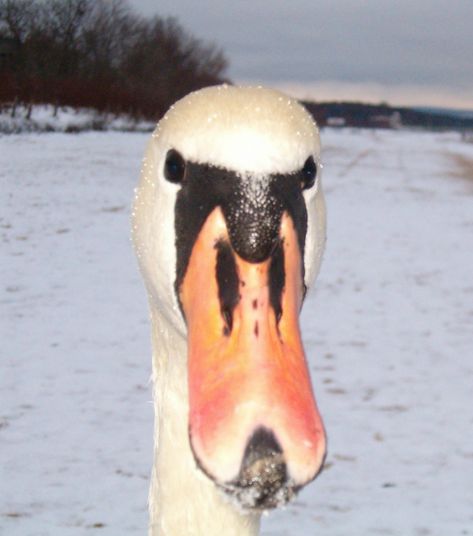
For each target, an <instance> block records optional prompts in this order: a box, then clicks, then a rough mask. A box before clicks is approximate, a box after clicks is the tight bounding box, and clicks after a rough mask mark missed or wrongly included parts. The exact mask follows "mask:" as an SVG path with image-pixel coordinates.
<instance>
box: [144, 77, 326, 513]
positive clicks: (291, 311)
mask: <svg viewBox="0 0 473 536" xmlns="http://www.w3.org/2000/svg"><path fill="white" fill-rule="evenodd" d="M133 239H134V245H135V249H136V252H137V255H138V259H139V263H140V267H141V271H142V273H143V276H144V279H145V283H146V286H147V290H148V293H149V296H150V302H151V306H152V307H155V308H156V309H158V310H159V311H160V313H161V314H162V315H163V316H164V317H165V318H166V320H167V321H168V322H169V323H170V324H172V325H173V326H174V328H175V329H176V330H177V331H178V332H179V333H180V334H181V335H182V336H183V337H185V338H186V340H187V349H188V351H187V356H186V357H185V359H186V368H187V382H188V384H187V385H188V397H189V413H188V427H189V446H190V448H191V450H192V453H193V456H194V458H195V461H196V463H197V466H198V468H199V470H201V471H202V472H203V473H204V474H205V475H206V476H207V477H208V478H210V479H211V480H212V481H213V482H214V483H215V484H216V485H217V486H218V487H219V488H221V489H223V490H224V491H225V493H227V494H228V495H230V496H232V497H234V498H235V500H236V502H237V504H238V505H239V506H240V507H242V508H243V509H248V510H264V509H268V508H272V507H275V506H279V505H281V504H284V503H285V502H287V501H288V500H290V499H291V498H292V497H293V496H294V495H295V493H296V492H297V491H298V490H299V489H300V488H301V487H303V486H304V485H305V484H307V483H308V482H309V481H311V480H312V479H313V478H315V476H316V475H317V474H318V472H319V471H320V469H321V466H322V463H323V459H324V454H325V433H324V429H323V424H322V420H321V418H320V415H319V413H318V409H317V406H316V403H315V398H314V395H313V392H312V388H311V383H310V378H309V374H308V369H307V363H306V359H305V355H304V350H303V346H302V342H301V336H300V330H299V323H298V316H299V312H300V309H301V307H302V303H303V300H304V296H305V293H306V290H307V288H308V287H309V286H310V285H311V283H312V281H313V280H314V278H315V276H316V274H317V272H318V270H319V265H320V261H321V257H322V252H323V248H324V243H325V208H324V200H323V194H322V189H321V183H320V142H319V134H318V129H317V126H316V125H315V123H314V121H313V119H312V117H311V116H310V115H309V114H308V113H307V111H306V110H305V109H304V108H303V107H302V106H301V105H300V104H299V103H298V102H297V101H295V100H293V99H291V98H289V97H287V96H286V95H283V94H281V93H279V92H276V91H273V90H269V89H265V88H261V87H257V88H252V87H233V86H217V87H211V88H206V89H203V90H199V91H197V92H194V93H191V94H189V95H188V96H187V97H184V98H183V99H182V100H181V101H179V102H177V103H176V104H175V105H174V106H173V107H172V108H171V109H170V110H169V111H168V113H167V114H166V115H165V116H164V118H163V119H162V120H161V121H160V122H159V124H158V126H157V127H156V130H155V132H154V133H153V136H152V139H151V141H150V143H149V146H148V149H147V152H146V155H145V159H144V161H143V168H142V175H141V180H140V184H139V187H138V189H137V193H136V198H135V204H134V211H133ZM173 358H176V359H178V358H179V357H174V356H169V359H173Z"/></svg>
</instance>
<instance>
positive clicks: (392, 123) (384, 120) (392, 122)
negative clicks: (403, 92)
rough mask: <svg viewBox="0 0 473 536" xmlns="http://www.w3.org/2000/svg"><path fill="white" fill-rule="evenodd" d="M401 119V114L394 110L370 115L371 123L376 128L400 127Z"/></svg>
mask: <svg viewBox="0 0 473 536" xmlns="http://www.w3.org/2000/svg"><path fill="white" fill-rule="evenodd" d="M401 119H402V118H401V114H400V113H399V112H398V111H395V112H393V113H392V114H380V115H373V116H372V117H371V123H372V126H374V127H376V128H401V127H402V120H401Z"/></svg>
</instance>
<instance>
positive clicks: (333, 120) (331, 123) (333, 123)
mask: <svg viewBox="0 0 473 536" xmlns="http://www.w3.org/2000/svg"><path fill="white" fill-rule="evenodd" d="M346 124H347V122H346V120H345V118H344V117H327V126H328V127H344V126H345V125H346Z"/></svg>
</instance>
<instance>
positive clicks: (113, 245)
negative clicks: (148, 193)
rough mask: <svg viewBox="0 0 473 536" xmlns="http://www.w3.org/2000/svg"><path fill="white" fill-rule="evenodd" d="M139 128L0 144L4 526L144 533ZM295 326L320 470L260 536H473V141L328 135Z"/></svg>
mask: <svg viewBox="0 0 473 536" xmlns="http://www.w3.org/2000/svg"><path fill="white" fill-rule="evenodd" d="M147 138H148V135H145V134H137V133H135V134H130V133H128V134H125V133H115V132H111V133H88V134H78V135H66V134H43V135H38V134H22V135H12V136H7V137H5V136H4V137H1V138H0V181H1V182H0V183H1V190H0V191H1V206H2V210H1V214H0V233H1V239H2V262H1V265H0V274H1V287H0V300H1V303H2V307H1V351H0V355H1V357H0V534H2V535H5V536H43V535H44V536H69V535H71V536H79V535H87V534H99V535H101V536H102V535H103V536H120V535H126V536H133V535H136V536H138V535H140V536H142V535H144V534H146V525H147V506H146V501H147V492H148V476H149V472H150V466H151V455H152V405H151V403H150V399H151V390H150V385H149V383H148V378H149V375H150V363H151V361H150V348H149V326H148V315H147V304H146V300H145V292H144V289H143V287H142V284H141V279H140V276H139V275H138V272H137V269H136V266H135V261H134V257H133V254H132V251H131V246H130V243H129V230H128V229H129V205H130V200H131V198H132V194H133V187H134V186H135V183H136V181H137V177H138V170H139V167H140V160H141V155H142V153H143V150H144V146H145V143H146V140H147ZM322 141H323V148H324V152H323V155H324V164H325V166H324V175H323V180H324V186H325V191H326V197H327V204H328V217H329V234H328V247H327V252H326V255H325V259H324V263H323V266H322V271H321V275H320V277H319V280H318V284H317V288H316V291H315V293H312V294H311V295H310V296H309V298H308V300H307V302H306V304H305V308H304V313H303V332H304V335H305V341H306V349H307V354H308V357H309V360H310V367H311V370H312V373H313V381H314V386H315V392H316V396H317V399H318V403H319V407H320V410H321V413H322V415H323V416H324V418H325V425H326V428H327V431H328V437H329V455H328V458H327V468H326V470H325V471H324V472H323V473H322V475H321V476H320V477H319V479H317V480H316V481H315V483H313V484H312V485H310V486H309V487H308V488H306V489H305V490H304V491H303V492H302V493H301V494H300V496H299V497H298V498H297V500H296V501H295V502H294V503H293V504H292V505H291V506H290V507H288V508H286V509H285V510H284V511H280V512H275V513H272V514H270V515H269V516H268V517H267V518H265V520H264V524H263V529H264V534H266V535H268V536H269V535H271V536H283V535H295V534H300V535H304V536H305V535H308V536H311V535H314V536H368V535H395V536H410V535H415V536H417V535H418V536H428V535H432V536H451V535H473V145H468V144H466V143H463V142H461V141H460V138H459V136H458V135H457V134H426V133H411V132H401V131H399V132H387V131H386V132H374V131H373V132H368V131H350V130H339V131H335V130H325V131H324V132H323V133H322Z"/></svg>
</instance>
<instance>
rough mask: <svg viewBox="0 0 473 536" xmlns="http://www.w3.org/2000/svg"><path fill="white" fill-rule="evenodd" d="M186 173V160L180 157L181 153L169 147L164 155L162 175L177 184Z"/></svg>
mask: <svg viewBox="0 0 473 536" xmlns="http://www.w3.org/2000/svg"><path fill="white" fill-rule="evenodd" d="M185 173H186V161H185V160H184V158H182V155H181V153H178V152H177V151H176V150H174V149H170V150H169V151H168V153H167V155H166V162H165V163H164V177H165V178H166V180H168V181H169V182H173V183H174V184H178V183H180V182H182V179H183V178H184V175H185Z"/></svg>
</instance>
